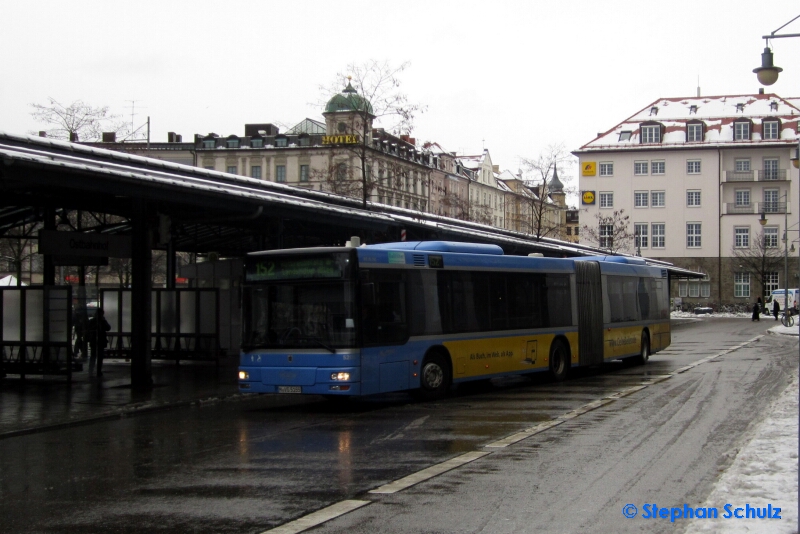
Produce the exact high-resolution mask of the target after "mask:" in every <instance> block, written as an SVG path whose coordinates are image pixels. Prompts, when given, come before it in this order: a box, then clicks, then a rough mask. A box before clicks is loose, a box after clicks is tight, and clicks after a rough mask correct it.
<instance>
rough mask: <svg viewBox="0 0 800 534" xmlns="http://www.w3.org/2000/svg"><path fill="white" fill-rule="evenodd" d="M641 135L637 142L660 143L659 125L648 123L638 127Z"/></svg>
mask: <svg viewBox="0 0 800 534" xmlns="http://www.w3.org/2000/svg"><path fill="white" fill-rule="evenodd" d="M640 131H641V135H640V136H639V142H640V143H642V144H651V143H660V142H661V125H660V124H648V125H642V126H641V127H640Z"/></svg>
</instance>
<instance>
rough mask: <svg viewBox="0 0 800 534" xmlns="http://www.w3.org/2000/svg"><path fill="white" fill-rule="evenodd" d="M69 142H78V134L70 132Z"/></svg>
mask: <svg viewBox="0 0 800 534" xmlns="http://www.w3.org/2000/svg"><path fill="white" fill-rule="evenodd" d="M69 142H70V143H77V142H78V134H77V133H74V132H70V133H69Z"/></svg>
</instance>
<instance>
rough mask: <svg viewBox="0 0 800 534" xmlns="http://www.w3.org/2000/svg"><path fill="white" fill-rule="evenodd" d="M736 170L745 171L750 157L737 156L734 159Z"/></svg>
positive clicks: (747, 169) (748, 168) (748, 167)
mask: <svg viewBox="0 0 800 534" xmlns="http://www.w3.org/2000/svg"><path fill="white" fill-rule="evenodd" d="M734 168H735V169H736V172H746V171H749V170H750V158H737V159H736V160H734Z"/></svg>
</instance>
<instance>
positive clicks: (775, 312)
mask: <svg viewBox="0 0 800 534" xmlns="http://www.w3.org/2000/svg"><path fill="white" fill-rule="evenodd" d="M779 311H781V305H780V304H778V299H776V298H773V299H772V315H774V316H775V320H776V321H777V320H778V312H779Z"/></svg>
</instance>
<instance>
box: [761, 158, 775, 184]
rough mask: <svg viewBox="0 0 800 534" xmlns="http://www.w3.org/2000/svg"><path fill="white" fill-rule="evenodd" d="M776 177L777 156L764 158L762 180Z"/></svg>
mask: <svg viewBox="0 0 800 534" xmlns="http://www.w3.org/2000/svg"><path fill="white" fill-rule="evenodd" d="M777 179H778V158H764V180H777Z"/></svg>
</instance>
